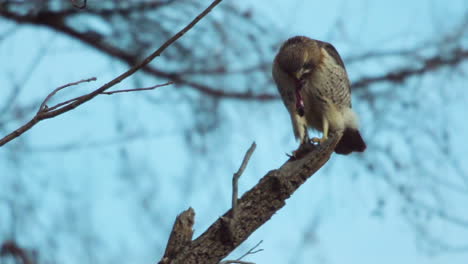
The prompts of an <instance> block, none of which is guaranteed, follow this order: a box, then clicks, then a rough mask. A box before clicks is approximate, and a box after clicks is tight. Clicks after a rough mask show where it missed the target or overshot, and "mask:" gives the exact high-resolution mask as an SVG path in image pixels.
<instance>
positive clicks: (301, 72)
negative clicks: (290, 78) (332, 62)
mask: <svg viewBox="0 0 468 264" xmlns="http://www.w3.org/2000/svg"><path fill="white" fill-rule="evenodd" d="M309 72H310V69H307V68H304V67H302V68H300V69H299V70H298V71H297V72H295V73H294V77H296V80H298V81H300V80H302V77H303V76H304V75H306V74H307V73H309Z"/></svg>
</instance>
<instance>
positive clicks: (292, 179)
mask: <svg viewBox="0 0 468 264" xmlns="http://www.w3.org/2000/svg"><path fill="white" fill-rule="evenodd" d="M341 136H342V133H341V132H337V133H334V134H332V135H330V138H329V139H328V141H327V142H325V143H324V144H322V145H320V146H316V147H314V148H313V149H312V151H310V152H309V153H307V154H305V155H304V156H303V158H301V159H297V160H294V159H290V160H289V161H287V162H286V163H285V164H283V166H281V167H280V168H279V169H276V170H272V171H270V172H268V173H267V174H266V175H265V176H264V177H263V178H262V179H261V180H260V182H259V183H258V184H257V185H256V186H254V187H253V188H252V189H251V190H249V191H247V192H246V193H245V194H244V195H243V196H242V197H241V198H240V199H239V201H238V203H237V206H236V210H237V213H236V214H237V215H236V219H235V221H232V222H231V224H230V225H229V228H226V223H225V222H226V221H225V220H224V219H226V218H229V217H230V216H232V209H230V210H229V211H227V212H226V213H224V215H223V216H221V217H220V218H218V220H216V221H215V222H214V223H213V224H212V225H211V226H210V227H209V228H208V229H207V230H206V231H205V232H204V233H203V234H201V235H200V236H199V237H198V238H197V239H195V240H194V241H192V242H191V243H190V245H189V246H187V247H186V248H184V250H182V251H181V252H180V253H179V254H177V256H175V258H174V259H173V260H172V261H171V262H170V263H172V264H182V263H183V264H196V263H204V264H216V263H219V262H220V261H221V260H222V259H223V258H225V257H226V256H227V255H228V254H229V253H230V252H232V251H233V250H234V249H235V248H236V247H237V246H239V245H240V244H241V243H242V242H244V241H245V240H246V239H247V238H248V237H249V236H250V235H251V234H252V233H253V232H254V231H255V230H257V228H259V227H260V226H261V225H263V224H264V223H266V222H267V221H268V220H269V219H270V218H271V217H272V216H273V214H275V213H276V212H277V211H278V210H279V209H281V208H282V207H283V206H284V205H285V200H286V199H288V198H289V197H290V196H291V195H292V194H293V193H294V192H295V191H296V190H297V189H298V188H299V187H300V186H301V185H302V184H303V183H304V182H305V181H306V180H307V179H308V178H310V176H312V175H313V174H314V173H315V172H316V171H318V170H319V169H320V168H321V167H322V166H323V165H324V164H325V163H326V162H327V161H328V160H329V158H330V156H331V154H332V152H333V151H334V149H335V146H336V144H337V143H338V141H339V140H340V139H341ZM231 232H232V233H233V234H232V235H230V233H231Z"/></svg>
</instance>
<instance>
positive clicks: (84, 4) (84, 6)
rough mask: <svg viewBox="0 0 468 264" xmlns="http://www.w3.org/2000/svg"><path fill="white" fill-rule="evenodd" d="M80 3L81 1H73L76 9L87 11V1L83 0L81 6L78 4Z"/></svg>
mask: <svg viewBox="0 0 468 264" xmlns="http://www.w3.org/2000/svg"><path fill="white" fill-rule="evenodd" d="M78 1H79V0H72V5H73V7H76V8H78V9H85V8H86V2H87V0H83V3H82V4H81V5H79V4H77V2H78Z"/></svg>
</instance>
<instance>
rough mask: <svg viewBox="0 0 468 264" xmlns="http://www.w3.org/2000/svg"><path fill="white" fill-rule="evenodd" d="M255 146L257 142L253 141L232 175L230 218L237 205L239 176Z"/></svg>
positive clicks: (234, 214)
mask: <svg viewBox="0 0 468 264" xmlns="http://www.w3.org/2000/svg"><path fill="white" fill-rule="evenodd" d="M256 147H257V144H255V142H253V143H252V145H251V146H250V148H249V149H248V150H247V152H246V153H245V156H244V159H243V160H242V164H241V166H240V168H239V170H238V171H237V172H236V173H234V176H233V177H232V218H235V217H236V206H237V199H238V198H237V192H238V182H239V178H240V176H241V175H242V173H244V170H245V168H246V167H247V164H248V163H249V160H250V157H251V156H252V154H253V152H254V151H255V148H256Z"/></svg>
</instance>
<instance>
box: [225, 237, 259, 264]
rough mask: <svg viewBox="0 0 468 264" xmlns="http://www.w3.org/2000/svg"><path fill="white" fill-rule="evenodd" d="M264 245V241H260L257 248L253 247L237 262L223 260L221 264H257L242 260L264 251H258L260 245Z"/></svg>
mask: <svg viewBox="0 0 468 264" xmlns="http://www.w3.org/2000/svg"><path fill="white" fill-rule="evenodd" d="M262 243H263V240H260V241H259V242H258V243H257V244H256V245H255V246H253V247H252V248H251V249H249V251H247V252H246V253H245V254H244V255H242V256H240V257H239V258H238V259H236V260H223V261H221V262H220V263H219V264H234V263H237V264H255V263H253V262H248V261H242V259H243V258H245V257H247V256H248V255H253V254H256V253H258V252H261V251H263V248H261V249H257V250H256V248H257V247H259V246H260V244H262Z"/></svg>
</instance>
